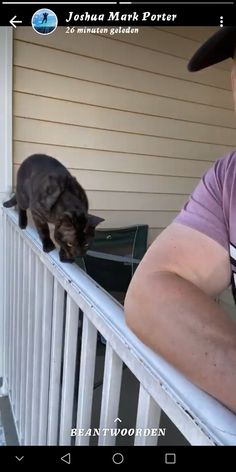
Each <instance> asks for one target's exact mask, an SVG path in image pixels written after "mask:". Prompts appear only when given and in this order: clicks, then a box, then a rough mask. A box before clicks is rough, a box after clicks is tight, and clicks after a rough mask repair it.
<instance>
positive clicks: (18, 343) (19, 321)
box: [16, 234, 23, 428]
mask: <svg viewBox="0 0 236 472" xmlns="http://www.w3.org/2000/svg"><path fill="white" fill-rule="evenodd" d="M17 236H18V263H17V307H16V323H17V330H16V331H17V336H16V421H17V426H18V428H19V415H20V381H21V378H20V369H21V340H22V288H23V280H22V267H23V266H22V262H23V261H22V257H23V252H22V248H23V241H22V238H21V236H20V235H19V234H18V235H17Z"/></svg>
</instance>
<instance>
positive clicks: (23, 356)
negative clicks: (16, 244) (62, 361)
mask: <svg viewBox="0 0 236 472" xmlns="http://www.w3.org/2000/svg"><path fill="white" fill-rule="evenodd" d="M29 251H30V249H29V247H28V246H27V244H26V242H25V241H24V242H23V248H22V252H23V266H22V282H23V286H22V340H21V343H22V344H21V368H20V419H19V436H20V438H19V439H20V443H21V444H23V443H24V432H25V418H26V411H25V409H26V398H25V396H26V369H27V342H28V335H27V320H28V299H29V270H28V269H29Z"/></svg>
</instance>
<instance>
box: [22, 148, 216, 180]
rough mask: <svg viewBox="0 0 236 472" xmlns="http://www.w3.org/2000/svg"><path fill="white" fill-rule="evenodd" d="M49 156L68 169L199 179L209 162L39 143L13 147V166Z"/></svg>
mask: <svg viewBox="0 0 236 472" xmlns="http://www.w3.org/2000/svg"><path fill="white" fill-rule="evenodd" d="M37 153H42V154H49V155H51V156H53V157H55V158H57V159H59V161H61V162H62V163H63V164H64V165H65V166H66V167H70V168H72V169H74V168H79V169H87V170H104V171H115V172H116V171H118V172H119V171H122V170H125V172H131V173H132V174H133V173H134V174H140V173H141V174H152V175H158V174H161V175H170V176H182V177H201V176H202V174H203V173H204V171H205V170H206V169H207V168H208V167H210V165H211V163H210V162H205V161H199V160H195V161H194V160H186V159H175V158H168V157H160V156H155V157H153V156H138V155H132V154H126V153H115V152H108V151H98V150H96V149H81V148H73V147H63V146H51V145H46V144H41V143H38V144H36V143H28V142H25V143H23V142H18V141H15V143H14V162H15V163H16V164H20V163H21V162H22V161H23V160H24V159H25V158H26V157H27V156H29V155H30V154H37Z"/></svg>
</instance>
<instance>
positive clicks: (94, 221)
mask: <svg viewBox="0 0 236 472" xmlns="http://www.w3.org/2000/svg"><path fill="white" fill-rule="evenodd" d="M103 221H105V220H104V218H100V216H95V215H88V219H87V225H86V226H87V227H88V226H92V227H93V228H96V226H97V225H99V223H102V222H103Z"/></svg>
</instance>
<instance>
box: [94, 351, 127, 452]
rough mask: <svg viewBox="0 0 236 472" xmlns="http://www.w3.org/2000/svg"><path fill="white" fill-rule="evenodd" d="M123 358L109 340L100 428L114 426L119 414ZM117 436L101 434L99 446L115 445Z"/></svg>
mask: <svg viewBox="0 0 236 472" xmlns="http://www.w3.org/2000/svg"><path fill="white" fill-rule="evenodd" d="M122 364H123V363H122V360H121V359H120V357H119V356H117V354H116V353H115V351H114V350H113V349H112V347H111V345H110V343H109V342H107V344H106V357H105V370H104V377H103V389H102V406H101V416H100V429H103V428H114V427H116V424H115V422H114V420H115V419H116V418H117V416H118V411H119V401H120V389H121V380H122ZM115 442H116V437H115V436H110V435H108V434H107V435H103V434H101V435H100V436H99V440H98V445H99V446H114V444H115Z"/></svg>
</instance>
